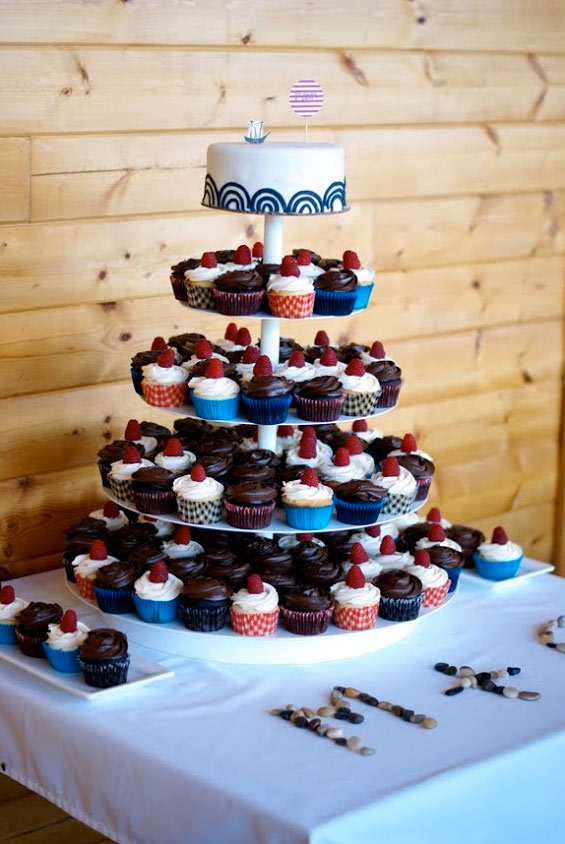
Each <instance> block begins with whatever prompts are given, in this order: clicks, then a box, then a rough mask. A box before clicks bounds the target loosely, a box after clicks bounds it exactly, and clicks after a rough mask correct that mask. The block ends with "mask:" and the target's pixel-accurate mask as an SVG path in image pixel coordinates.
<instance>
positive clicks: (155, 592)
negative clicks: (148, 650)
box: [133, 560, 183, 624]
mask: <svg viewBox="0 0 565 844" xmlns="http://www.w3.org/2000/svg"><path fill="white" fill-rule="evenodd" d="M182 588H183V582H182V580H180V579H179V578H178V577H175V575H174V574H171V573H170V572H169V571H168V569H167V565H166V563H165V562H164V561H163V560H159V561H158V562H156V563H153V565H152V566H151V571H148V572H147V571H146V572H144V573H143V574H142V575H141V577H140V578H138V579H137V580H136V581H135V583H134V584H133V603H134V606H135V611H136V613H137V615H138V616H139V618H140V619H141V620H142V621H147V622H148V623H149V624H166V623H167V622H169V621H174V620H175V618H176V617H177V609H178V603H179V595H180V593H181V591H182Z"/></svg>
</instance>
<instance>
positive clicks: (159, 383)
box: [141, 349, 188, 407]
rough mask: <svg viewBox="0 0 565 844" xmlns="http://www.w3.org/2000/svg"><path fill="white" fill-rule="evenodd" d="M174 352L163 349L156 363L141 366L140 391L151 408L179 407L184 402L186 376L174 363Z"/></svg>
mask: <svg viewBox="0 0 565 844" xmlns="http://www.w3.org/2000/svg"><path fill="white" fill-rule="evenodd" d="M174 360H175V352H174V350H173V349H165V351H164V352H162V353H161V354H160V356H159V358H158V359H157V361H156V363H150V364H148V365H147V366H143V367H142V369H141V372H142V381H141V389H142V390H143V397H144V399H145V401H146V402H147V404H150V405H152V406H153V407H180V406H181V405H183V404H184V403H185V401H186V385H187V382H188V374H187V372H186V370H184V369H183V368H182V366H176V365H175V363H174Z"/></svg>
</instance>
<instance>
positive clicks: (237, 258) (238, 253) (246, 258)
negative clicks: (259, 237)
mask: <svg viewBox="0 0 565 844" xmlns="http://www.w3.org/2000/svg"><path fill="white" fill-rule="evenodd" d="M232 263H233V264H241V265H245V264H250V263H251V249H250V248H249V246H245V244H242V245H241V246H238V247H237V249H236V250H235V252H234V253H233V258H232Z"/></svg>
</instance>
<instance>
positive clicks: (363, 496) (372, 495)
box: [335, 478, 387, 501]
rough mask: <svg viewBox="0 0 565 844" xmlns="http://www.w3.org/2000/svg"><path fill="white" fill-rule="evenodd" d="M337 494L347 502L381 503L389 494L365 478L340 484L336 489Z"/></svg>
mask: <svg viewBox="0 0 565 844" xmlns="http://www.w3.org/2000/svg"><path fill="white" fill-rule="evenodd" d="M335 494H336V495H338V496H339V497H340V498H343V499H345V501H380V500H381V499H382V498H385V497H386V494H387V493H386V489H383V488H382V487H380V486H377V484H375V483H373V481H369V480H367V479H365V478H363V479H360V480H354V481H346V482H345V483H344V484H339V486H338V487H336V489H335Z"/></svg>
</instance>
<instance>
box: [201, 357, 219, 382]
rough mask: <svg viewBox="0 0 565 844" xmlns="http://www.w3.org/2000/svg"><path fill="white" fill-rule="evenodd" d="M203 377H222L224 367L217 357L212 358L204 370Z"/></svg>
mask: <svg viewBox="0 0 565 844" xmlns="http://www.w3.org/2000/svg"><path fill="white" fill-rule="evenodd" d="M204 377H205V378H223V377H224V367H223V365H222V361H221V360H219V359H218V358H212V360H211V361H210V363H209V364H208V366H207V367H206V370H205V372H204Z"/></svg>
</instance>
